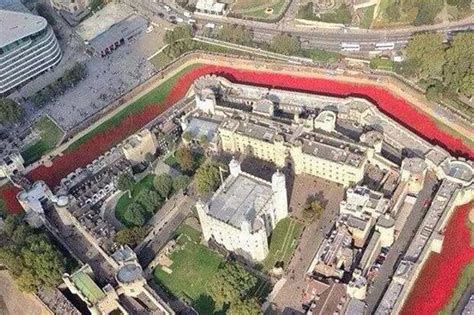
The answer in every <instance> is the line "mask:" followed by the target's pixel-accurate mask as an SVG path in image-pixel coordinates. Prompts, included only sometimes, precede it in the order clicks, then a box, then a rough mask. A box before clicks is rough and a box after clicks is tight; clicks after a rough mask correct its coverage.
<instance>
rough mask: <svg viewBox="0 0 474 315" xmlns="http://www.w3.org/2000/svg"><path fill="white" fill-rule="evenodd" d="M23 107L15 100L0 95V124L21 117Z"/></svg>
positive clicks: (14, 120) (12, 121) (15, 120)
mask: <svg viewBox="0 0 474 315" xmlns="http://www.w3.org/2000/svg"><path fill="white" fill-rule="evenodd" d="M23 114H24V111H23V108H22V107H21V106H20V105H18V103H17V102H15V101H14V100H11V99H9V98H6V97H0V124H6V123H14V122H17V121H18V120H20V118H21V117H23Z"/></svg>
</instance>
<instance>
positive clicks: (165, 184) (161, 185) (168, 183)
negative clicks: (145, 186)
mask: <svg viewBox="0 0 474 315" xmlns="http://www.w3.org/2000/svg"><path fill="white" fill-rule="evenodd" d="M153 185H154V186H155V189H156V191H158V193H159V194H160V195H161V197H163V198H164V199H166V200H168V197H169V196H170V193H171V190H172V189H173V179H172V178H171V176H170V175H168V174H161V175H160V176H157V177H155V180H154V181H153Z"/></svg>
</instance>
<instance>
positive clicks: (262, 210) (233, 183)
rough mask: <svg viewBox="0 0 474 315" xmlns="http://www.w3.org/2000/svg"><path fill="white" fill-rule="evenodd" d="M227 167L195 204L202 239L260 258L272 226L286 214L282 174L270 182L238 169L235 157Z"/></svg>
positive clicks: (249, 256) (254, 258)
mask: <svg viewBox="0 0 474 315" xmlns="http://www.w3.org/2000/svg"><path fill="white" fill-rule="evenodd" d="M229 167H230V176H229V177H228V178H227V179H226V180H225V181H224V183H223V184H222V185H221V187H220V188H219V189H218V190H217V192H216V193H215V194H214V196H213V197H212V198H211V200H210V201H209V202H207V203H203V202H198V203H197V204H196V208H197V212H198V215H199V221H200V223H201V227H202V231H203V236H204V239H205V240H206V241H209V240H211V239H212V240H214V241H215V242H217V243H218V244H220V245H222V246H224V247H225V248H226V249H227V250H229V251H233V252H235V253H237V254H239V255H241V256H243V257H245V258H247V259H249V260H252V261H262V260H263V259H265V257H266V256H267V254H268V241H267V239H268V237H269V236H270V234H271V232H272V230H273V229H274V228H275V226H276V225H277V223H278V222H279V221H280V220H282V219H283V218H285V217H287V216H288V200H287V192H286V180H285V175H284V174H282V173H281V172H276V173H275V174H273V177H272V181H271V183H270V182H267V181H265V180H262V179H260V178H257V177H254V176H252V175H250V174H247V173H244V172H242V171H241V169H240V164H239V163H238V162H237V161H236V160H232V161H231V163H230V165H229Z"/></svg>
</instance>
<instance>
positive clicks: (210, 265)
mask: <svg viewBox="0 0 474 315" xmlns="http://www.w3.org/2000/svg"><path fill="white" fill-rule="evenodd" d="M178 231H180V232H181V233H183V234H182V236H181V238H180V242H179V243H180V244H182V248H181V249H180V250H177V251H175V252H174V253H173V254H172V255H171V259H172V260H173V264H172V265H171V267H170V269H171V270H173V272H172V273H171V274H168V273H166V272H164V271H163V270H162V269H161V268H160V267H157V268H156V269H155V271H154V278H155V281H157V282H158V283H159V284H161V285H163V286H164V287H166V288H167V289H168V291H170V292H171V293H172V294H173V295H175V296H177V297H179V298H182V299H185V300H188V301H190V302H191V303H192V305H193V307H194V308H195V309H196V310H197V311H198V312H199V313H200V314H212V313H213V312H214V311H215V310H214V309H213V305H212V304H213V303H212V299H211V298H210V297H209V296H208V293H207V289H206V286H207V283H208V282H209V281H210V280H211V279H212V277H213V276H214V274H215V273H216V272H217V270H218V268H219V265H220V264H221V263H223V262H224V259H223V257H221V256H220V255H219V254H217V253H216V252H214V251H212V250H210V249H208V248H207V247H205V246H203V245H200V244H199V243H197V242H196V240H198V239H199V238H196V236H199V232H198V231H196V230H194V229H193V228H192V227H190V226H182V227H181V228H180V229H179V230H178ZM185 236H189V238H190V239H191V241H190V240H188V239H187V237H185Z"/></svg>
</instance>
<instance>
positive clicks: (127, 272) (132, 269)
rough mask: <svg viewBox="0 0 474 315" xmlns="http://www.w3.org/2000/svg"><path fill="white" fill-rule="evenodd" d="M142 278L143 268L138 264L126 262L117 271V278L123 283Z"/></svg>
mask: <svg viewBox="0 0 474 315" xmlns="http://www.w3.org/2000/svg"><path fill="white" fill-rule="evenodd" d="M140 278H142V268H141V267H140V266H138V265H136V264H133V263H132V264H126V265H124V266H122V267H121V268H120V269H119V271H118V272H117V279H118V280H119V281H120V282H122V283H131V282H134V281H136V280H137V279H140Z"/></svg>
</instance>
